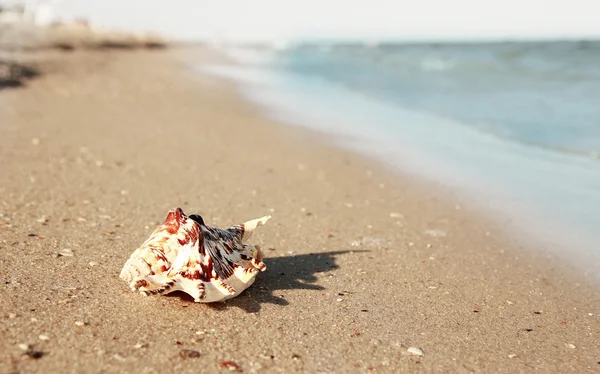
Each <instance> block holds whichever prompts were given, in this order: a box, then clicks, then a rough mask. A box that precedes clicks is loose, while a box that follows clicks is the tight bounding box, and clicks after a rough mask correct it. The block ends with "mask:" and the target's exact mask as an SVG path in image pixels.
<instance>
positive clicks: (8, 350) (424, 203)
mask: <svg viewBox="0 0 600 374" xmlns="http://www.w3.org/2000/svg"><path fill="white" fill-rule="evenodd" d="M214 58H215V56H214V53H213V52H211V51H209V50H206V49H202V48H195V49H194V48H190V49H174V50H161V51H75V52H72V53H69V54H60V53H46V54H44V55H43V58H42V57H39V56H38V57H36V60H37V61H38V64H39V65H40V66H41V71H42V75H41V76H40V77H38V78H36V79H33V80H31V81H28V82H27V84H26V85H24V86H22V87H19V88H14V89H4V90H1V91H0V139H1V141H0V144H1V146H0V168H1V171H2V179H1V183H0V214H1V215H0V281H1V282H0V372H2V373H100V372H102V373H159V372H178V373H182V372H183V373H187V372H189V373H191V372H219V371H222V372H228V371H229V370H230V369H237V370H239V371H243V372H246V373H252V372H286V373H288V372H311V373H317V372H336V373H340V372H369V371H374V372H400V371H406V372H488V373H489V372H505V373H515V372H533V371H539V372H555V373H558V372H560V373H566V372H578V373H580V372H594V371H596V372H597V371H598V370H600V321H599V317H600V298H599V297H598V296H599V294H598V292H597V290H596V289H594V288H592V287H591V286H590V285H587V284H586V281H585V279H584V278H583V277H582V276H580V275H578V274H577V273H576V272H573V271H572V270H570V269H568V268H566V267H563V266H561V264H560V263H556V262H555V261H553V260H552V259H549V258H547V256H546V255H544V254H543V253H544V252H543V251H535V250H529V248H523V246H522V243H519V242H517V241H516V240H515V239H512V238H511V235H510V232H507V230H506V229H505V228H504V227H503V226H502V224H501V223H498V222H494V221H493V220H491V219H488V218H486V217H484V216H482V215H481V214H480V213H479V211H478V210H477V207H471V206H469V205H468V204H462V205H461V206H457V200H456V199H455V198H454V197H453V195H452V193H450V192H449V191H445V190H444V189H442V188H439V187H436V186H431V185H428V184H426V183H424V182H422V181H418V180H414V179H413V178H409V177H406V176H403V175H401V174H397V173H393V172H391V171H390V170H386V169H384V168H383V167H380V166H378V165H377V164H375V163H374V162H372V161H370V160H367V159H363V158H361V157H359V156H357V155H354V154H351V153H348V152H346V151H343V150H340V149H336V148H333V147H328V146H327V145H326V144H325V142H322V141H321V138H320V136H319V135H317V134H313V133H309V132H307V131H305V130H303V129H300V128H294V127H291V126H286V125H282V124H278V123H275V122H273V121H271V120H268V119H265V118H264V117H261V116H260V113H259V111H258V110H257V109H256V108H254V107H253V106H251V105H250V104H248V103H246V102H244V101H243V100H242V99H241V98H240V97H239V96H238V95H237V94H236V92H235V90H234V87H232V85H231V84H230V83H227V82H224V81H223V80H220V79H218V78H215V77H212V76H205V75H201V74H199V73H197V72H194V71H192V70H191V69H190V67H189V65H188V63H197V62H200V61H203V60H204V61H207V59H214ZM177 206H179V207H181V208H183V210H184V211H185V212H186V213H187V214H192V213H199V214H201V215H202V216H203V217H204V220H205V221H206V222H207V224H209V225H215V226H219V227H227V226H229V225H231V224H235V223H240V222H243V221H246V220H249V219H253V218H256V217H260V216H263V215H266V214H270V215H272V216H273V218H272V219H271V221H270V222H269V223H268V224H267V225H266V226H265V227H261V229H260V230H258V231H257V233H256V236H255V237H254V238H253V241H254V242H255V243H257V244H260V245H261V246H262V248H263V249H264V251H265V256H266V259H265V263H266V264H267V266H268V270H267V271H266V272H264V273H261V274H259V276H258V278H257V281H256V283H255V284H254V285H253V286H252V287H250V288H249V289H248V290H247V291H245V292H244V293H243V294H241V295H240V296H239V297H237V298H235V299H232V300H230V301H227V302H225V303H219V304H216V305H206V304H196V303H193V302H191V301H190V299H189V298H188V297H185V295H174V296H161V297H143V296H141V295H139V294H134V293H131V292H130V291H129V289H128V287H127V284H126V283H125V282H124V281H122V280H121V279H119V277H118V275H119V272H120V270H121V268H122V266H123V264H124V263H125V261H126V260H127V258H128V257H129V256H130V254H131V253H132V252H133V250H134V249H135V248H137V247H138V246H139V245H140V244H141V243H142V242H143V241H144V240H145V239H146V238H147V237H148V235H149V234H150V233H151V231H152V230H153V229H154V228H155V227H156V226H157V225H158V224H159V223H161V222H162V221H163V220H164V218H165V216H166V213H167V211H168V210H169V209H171V208H174V207H177ZM533 249H535V248H533ZM69 250H70V251H69ZM61 252H62V253H63V254H65V255H66V256H63V255H59V253H61ZM71 254H72V256H71ZM409 348H410V351H411V352H415V353H418V351H417V350H415V349H414V348H419V349H420V350H421V352H422V353H423V355H418V354H417V355H415V354H413V353H411V352H409Z"/></svg>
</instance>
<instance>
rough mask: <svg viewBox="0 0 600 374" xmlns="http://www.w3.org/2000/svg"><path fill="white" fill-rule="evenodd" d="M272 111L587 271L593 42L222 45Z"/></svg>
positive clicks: (598, 93)
mask: <svg viewBox="0 0 600 374" xmlns="http://www.w3.org/2000/svg"><path fill="white" fill-rule="evenodd" d="M227 53H228V54H229V55H230V56H231V57H233V58H234V59H235V60H237V61H238V62H240V63H239V64H236V65H227V66H225V65H223V66H200V67H199V68H201V69H203V70H205V71H209V72H212V73H215V74H220V75H224V76H227V77H229V78H232V79H235V80H236V81H238V82H241V83H242V88H243V92H244V93H245V94H246V95H247V96H248V98H250V99H251V100H253V101H255V102H257V103H258V104H260V105H262V106H263V107H264V108H265V109H266V111H267V112H268V114H270V115H272V116H275V117H277V118H278V119H280V120H283V121H285V122H289V123H293V124H297V125H301V126H307V127H309V128H311V129H313V130H316V131H319V132H322V133H323V134H325V137H324V138H326V139H327V140H328V141H330V142H333V143H335V144H337V145H340V146H343V147H346V148H349V149H352V150H355V151H358V152H362V153H365V154H367V155H369V156H371V157H374V158H376V159H377V160H379V161H380V162H382V163H385V164H387V165H390V166H392V167H396V168H399V169H401V170H402V171H404V172H410V173H415V174H418V175H419V176H421V177H424V178H428V179H430V180H432V181H434V182H435V183H438V184H441V185H444V186H448V187H451V188H455V189H456V191H458V192H459V193H462V196H463V197H464V198H465V199H468V200H476V201H478V203H479V205H480V206H481V207H483V208H484V209H486V210H488V211H490V212H493V213H494V214H495V215H496V216H497V217H498V219H499V220H502V221H503V222H510V223H511V226H510V227H511V229H512V230H514V231H515V233H516V234H519V235H524V236H528V237H529V238H531V239H534V240H536V241H537V243H539V244H540V245H538V246H536V247H538V248H541V249H543V250H545V251H546V252H547V253H551V254H553V255H555V256H562V257H564V258H565V259H569V260H570V261H571V262H572V263H574V264H576V265H578V266H581V267H582V269H583V270H584V271H585V272H586V273H587V274H589V275H590V277H594V276H595V274H596V271H595V270H596V269H598V265H600V245H598V244H597V243H598V242H599V240H600V64H599V63H598V62H600V42H552V43H495V44H436V45H434V44H427V45H378V46H372V45H359V44H356V45H323V44H321V45H298V46H294V47H290V48H287V49H283V50H273V49H268V48H245V49H240V48H237V49H230V50H228V51H227Z"/></svg>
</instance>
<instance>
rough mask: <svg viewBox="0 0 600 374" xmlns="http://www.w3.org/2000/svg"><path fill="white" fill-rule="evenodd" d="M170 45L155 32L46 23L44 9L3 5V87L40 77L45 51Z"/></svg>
mask: <svg viewBox="0 0 600 374" xmlns="http://www.w3.org/2000/svg"><path fill="white" fill-rule="evenodd" d="M40 13H41V14H40ZM166 46H167V42H166V40H165V39H164V38H161V37H159V36H158V35H153V34H151V33H141V32H140V33H131V32H119V31H115V30H112V29H107V28H102V27H94V26H92V25H90V24H89V22H88V21H87V20H85V19H76V20H71V21H65V22H61V21H56V20H53V19H50V20H45V19H44V14H43V9H42V10H40V9H37V8H34V9H30V8H27V7H26V6H25V5H24V4H21V3H14V4H12V5H11V6H2V5H1V4H0V87H7V86H8V87H14V86H19V85H22V84H23V83H24V82H25V81H26V80H27V79H31V78H34V77H36V76H37V75H39V73H40V72H39V67H38V66H36V59H39V58H40V54H41V53H43V52H53V51H62V52H65V53H67V52H72V51H75V50H102V49H124V50H132V49H146V48H148V49H158V48H165V47H166Z"/></svg>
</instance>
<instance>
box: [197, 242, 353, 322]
mask: <svg viewBox="0 0 600 374" xmlns="http://www.w3.org/2000/svg"><path fill="white" fill-rule="evenodd" d="M350 252H354V253H356V252H362V251H356V250H355V251H333V252H321V253H309V254H302V255H296V256H285V257H271V258H265V259H263V261H264V262H265V264H266V265H267V271H265V272H264V273H261V274H259V275H258V277H257V279H256V282H254V284H253V285H252V286H251V287H250V288H248V289H247V290H246V291H244V293H242V294H241V295H239V296H238V297H236V298H234V299H231V300H228V301H226V302H224V303H212V304H207V305H209V306H210V307H211V308H214V309H218V310H220V309H226V308H229V307H237V308H241V309H243V310H245V311H246V312H248V313H256V312H258V311H260V308H261V304H263V303H269V304H276V305H281V306H286V305H289V302H288V301H287V300H286V299H285V297H284V295H281V293H278V292H277V291H281V290H312V291H319V290H324V289H325V287H323V286H320V285H318V284H315V282H317V280H318V278H317V274H318V273H325V272H328V271H332V270H335V269H337V268H338V265H337V264H336V261H335V260H336V256H339V255H342V254H345V253H350Z"/></svg>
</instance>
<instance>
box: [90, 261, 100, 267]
mask: <svg viewBox="0 0 600 374" xmlns="http://www.w3.org/2000/svg"><path fill="white" fill-rule="evenodd" d="M89 265H90V266H97V265H98V263H97V262H96V261H90V262H89Z"/></svg>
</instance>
